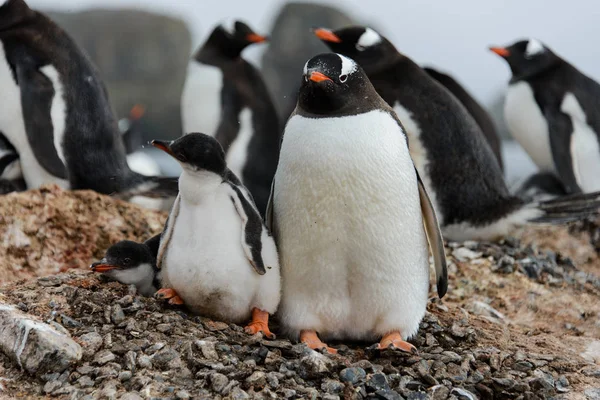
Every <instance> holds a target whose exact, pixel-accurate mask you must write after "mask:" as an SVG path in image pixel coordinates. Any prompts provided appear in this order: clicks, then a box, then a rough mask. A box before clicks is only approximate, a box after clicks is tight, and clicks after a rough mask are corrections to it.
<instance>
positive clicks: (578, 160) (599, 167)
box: [561, 93, 600, 193]
mask: <svg viewBox="0 0 600 400" xmlns="http://www.w3.org/2000/svg"><path fill="white" fill-rule="evenodd" d="M561 111H562V112H564V113H565V114H567V115H568V116H569V117H571V122H572V124H573V133H572V134H571V148H570V151H571V159H572V165H573V174H574V175H575V179H576V180H577V184H578V185H579V187H580V188H581V190H583V192H584V193H590V192H595V191H597V190H600V144H599V143H598V134H597V133H596V132H595V131H594V130H593V129H592V127H591V126H589V125H588V123H587V119H586V116H585V113H584V112H583V109H582V108H581V105H580V104H579V102H578V101H577V98H576V97H575V96H574V95H573V94H572V93H567V94H566V95H565V98H564V99H563V102H562V105H561Z"/></svg>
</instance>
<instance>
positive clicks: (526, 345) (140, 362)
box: [0, 188, 600, 399]
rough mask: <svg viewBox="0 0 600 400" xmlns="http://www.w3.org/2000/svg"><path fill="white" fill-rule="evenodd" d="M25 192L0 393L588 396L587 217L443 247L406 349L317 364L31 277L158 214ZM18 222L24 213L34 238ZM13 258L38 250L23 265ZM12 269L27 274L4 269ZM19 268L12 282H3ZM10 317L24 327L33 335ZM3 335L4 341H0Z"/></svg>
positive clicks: (152, 308)
mask: <svg viewBox="0 0 600 400" xmlns="http://www.w3.org/2000/svg"><path fill="white" fill-rule="evenodd" d="M30 193H31V194H30V196H26V195H21V196H23V197H13V201H12V202H9V201H7V200H6V198H4V199H3V198H1V197H0V202H6V203H4V204H2V205H1V206H0V209H3V210H5V208H2V207H4V206H5V205H6V206H10V207H13V208H12V210H14V211H13V212H10V213H6V212H4V211H3V212H2V218H10V219H7V220H4V221H10V224H5V223H0V230H2V229H4V230H10V229H14V228H11V226H13V225H15V224H17V225H18V224H21V226H27V227H28V229H21V231H22V232H23V234H18V235H13V236H11V237H9V238H8V239H4V242H0V260H2V261H0V262H1V263H3V264H1V267H0V268H2V269H8V270H9V271H13V272H10V274H8V275H3V278H4V277H7V278H5V279H3V282H5V284H4V285H3V286H2V287H1V288H0V348H1V349H2V350H3V353H0V390H1V391H0V396H5V397H8V398H14V397H31V398H41V397H47V396H53V397H57V398H77V399H78V398H86V399H92V398H122V399H139V398H178V399H186V398H207V399H208V398H230V399H246V398H313V399H337V398H347V399H360V398H376V399H377V398H379V399H401V398H404V399H428V398H431V399H475V398H481V399H492V398H493V399H509V398H510V399H512V398H515V399H516V398H521V399H543V398H564V399H600V365H599V364H600V301H599V300H600V280H599V277H600V265H598V253H597V252H596V251H595V248H594V246H595V243H596V242H594V234H595V232H597V225H594V223H593V222H589V223H585V224H584V223H581V224H577V225H574V226H571V227H563V228H556V227H552V228H528V229H527V230H524V231H523V232H520V233H519V234H518V237H519V239H515V238H511V239H509V240H506V241H504V242H501V243H497V244H491V243H475V242H466V243H449V244H448V247H447V254H448V259H449V261H450V271H449V272H450V288H449V293H448V295H447V296H446V297H445V298H444V299H443V301H439V300H432V301H431V302H430V304H429V307H428V313H427V316H426V317H425V319H424V321H423V323H422V325H421V329H420V331H419V334H418V336H417V337H416V338H414V339H413V340H411V342H413V343H414V344H415V345H416V346H417V347H418V348H419V354H418V355H407V354H399V353H396V352H394V351H389V350H386V351H378V350H373V349H370V348H369V347H370V346H371V345H372V343H343V344H342V343H334V344H333V345H334V347H336V348H338V349H339V350H340V352H339V353H340V354H339V355H337V356H328V355H322V354H320V353H317V352H314V351H312V350H308V349H307V348H305V347H304V346H302V345H298V344H296V343H293V342H290V341H289V340H287V339H286V338H284V337H279V338H278V339H277V340H275V341H270V340H264V339H262V338H261V337H260V335H258V336H254V337H251V336H248V335H246V334H245V333H244V332H243V329H242V327H240V326H237V325H228V324H225V323H222V322H217V321H210V320H207V319H205V318H202V317H198V316H193V315H189V314H188V313H186V312H185V310H184V309H178V308H174V307H170V306H164V305H163V304H161V303H159V302H157V301H155V300H154V299H149V298H144V297H141V296H138V295H136V293H135V290H134V289H133V288H130V287H126V286H124V285H120V284H118V283H115V282H108V281H106V280H105V279H103V278H100V277H98V276H96V275H92V274H90V273H88V272H87V271H81V270H77V269H73V270H70V271H67V272H65V273H62V274H58V275H52V276H45V275H48V274H54V273H55V272H56V271H59V270H66V269H67V268H68V267H71V266H73V267H85V266H87V265H88V264H89V262H91V261H92V260H93V259H94V258H97V257H99V256H101V253H102V252H103V250H104V248H105V247H106V246H107V245H108V244H110V242H112V241H116V240H120V239H122V238H125V237H127V238H135V237H139V238H140V239H143V238H145V237H146V236H149V235H151V234H152V233H154V232H156V231H159V230H160V227H159V226H160V221H161V219H162V218H163V217H164V215H163V214H160V213H155V212H149V211H145V210H141V209H138V208H137V207H135V206H132V205H129V204H126V203H121V202H117V201H113V200H112V199H109V198H107V197H104V196H99V195H96V194H91V193H87V192H80V193H68V192H61V191H59V190H57V189H55V188H53V189H44V190H42V191H39V192H30ZM13 196H14V195H13ZM62 197H64V200H61V198H62ZM15 199H16V200H15ZM32 199H33V200H34V202H33V203H32V204H33V205H31V206H29V208H27V207H26V206H25V204H30V203H29V201H30V200H32ZM69 202H70V205H69V206H63V204H64V203H69ZM21 203H24V204H21ZM38 205H39V207H38ZM54 207H57V208H58V210H54V209H53V208H54ZM59 207H60V208H59ZM40 209H41V210H40ZM17 210H20V211H21V214H17ZM74 210H80V211H77V212H76V211H74ZM104 210H109V211H104ZM105 212H106V213H107V214H104V213H105ZM63 213H65V214H70V215H67V216H65V215H63ZM111 213H115V214H114V215H116V216H117V218H114V216H113V219H115V220H116V221H117V222H113V221H112V220H111V218H110V215H111ZM6 215H8V216H6ZM28 215H34V216H35V218H37V220H38V222H37V223H38V224H39V225H38V226H37V228H35V222H32V221H33V220H34V218H33V217H31V218H28ZM52 216H53V217H52ZM80 218H82V219H83V220H81V221H80ZM19 221H30V222H28V223H27V224H25V222H19ZM136 221H137V222H136ZM154 224H156V225H158V226H157V227H155V225H154ZM34 228H35V229H34ZM42 229H46V230H45V231H44V232H45V233H44V235H57V239H56V241H53V239H50V238H49V239H47V240H48V242H47V243H48V244H46V245H44V244H43V243H40V244H39V246H38V247H35V248H33V246H32V248H31V249H29V248H28V245H23V244H22V243H23V241H24V238H28V239H29V240H30V243H37V242H36V240H40V238H42V237H43V236H42V234H41V233H39V232H42ZM99 231H104V233H99ZM106 232H110V233H108V234H107V233H106ZM69 235H70V236H69ZM137 235H139V236H137ZM4 237H5V238H6V236H4ZM70 237H73V238H78V239H77V243H78V244H77V252H76V254H78V255H77V257H71V258H69V260H77V261H76V262H72V263H71V264H65V261H64V260H65V258H61V257H63V256H62V255H61V254H59V253H60V251H65V250H66V249H68V248H69V246H68V245H67V246H66V245H65V244H64V243H63V241H64V240H65V238H70ZM36 238H37V239H36ZM99 238H102V239H99ZM15 243H17V244H19V246H20V248H21V250H20V251H21V254H22V255H21V256H20V258H17V257H16V256H14V250H13V247H14V246H15ZM70 245H71V246H73V243H70ZM29 246H31V245H29ZM36 246H37V244H36ZM50 246H58V247H57V248H56V249H55V250H53V251H50V249H47V248H46V247H50ZM550 249H552V250H550ZM29 250H31V251H35V252H36V253H35V254H41V255H42V256H35V257H32V256H28V257H27V256H25V254H28V253H29ZM99 253H100V254H99ZM7 257H12V258H10V259H11V260H12V261H11V262H10V263H6V262H5V261H4V260H5V259H6V258H7ZM53 257H56V258H53ZM37 260H43V261H44V262H45V263H44V267H43V268H42V269H39V270H36V269H35V266H36V263H37V262H38V261H37ZM53 260H54V261H53ZM19 263H29V264H27V265H26V267H25V268H21V269H18V268H17V269H16V271H17V272H18V273H16V272H14V271H15V268H16V266H18V265H20V264H19ZM11 268H12V269H11ZM2 269H0V270H1V271H2V273H5V272H6V271H5V270H2ZM27 274H29V276H28V277H29V279H27V280H21V281H13V282H10V283H6V282H7V279H8V278H9V277H10V278H11V279H12V278H15V277H19V278H21V277H26V276H27ZM36 275H37V276H44V277H41V278H35V276H36ZM432 297H433V295H432ZM2 304H11V305H14V306H15V309H14V310H12V309H9V308H8V307H6V306H2ZM21 318H37V319H38V320H40V321H43V322H45V323H47V324H48V325H43V326H48V327H49V328H44V329H39V327H37V328H36V327H35V326H34V325H31V324H30V325H27V324H25V323H24V322H22V321H23V320H21ZM10 321H13V322H14V321H17V322H16V323H13V324H12V325H10V323H9V322H10ZM273 322H274V323H273V331H274V332H275V333H277V332H278V327H277V321H276V320H275V321H273ZM40 326H41V325H40ZM11 329H12V330H11ZM10 335H13V336H15V340H13V341H12V342H10V343H4V342H6V340H4V342H3V340H2V338H5V337H9V336H10ZM44 335H50V337H52V338H55V337H59V336H60V337H61V338H62V339H61V340H64V341H71V339H69V337H71V338H72V339H73V341H74V342H73V343H72V344H70V345H69V346H70V347H68V349H67V350H68V351H67V350H64V348H61V351H55V350H52V349H51V348H50V349H49V347H51V344H47V343H46V342H44ZM53 335H54V336H53ZM52 340H54V339H52ZM30 343H42V344H44V345H45V346H46V347H43V348H36V347H35V346H34V345H30ZM69 343H70V342H69ZM44 357H45V358H44ZM79 357H80V358H79ZM78 358H79V359H78ZM39 360H41V362H38V361H39ZM48 360H50V361H51V362H48ZM19 363H20V365H21V366H22V367H23V368H22V369H21V368H20V367H19Z"/></svg>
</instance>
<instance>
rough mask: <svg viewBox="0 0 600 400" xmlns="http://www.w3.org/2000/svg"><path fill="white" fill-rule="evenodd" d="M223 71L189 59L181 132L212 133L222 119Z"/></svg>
mask: <svg viewBox="0 0 600 400" xmlns="http://www.w3.org/2000/svg"><path fill="white" fill-rule="evenodd" d="M222 88H223V73H222V72H221V70H220V69H219V68H217V67H213V66H211V65H206V64H202V63H199V62H197V61H195V60H192V61H190V63H189V65H188V69H187V76H186V80H185V85H184V87H183V93H182V95H181V117H182V124H183V133H184V134H186V133H191V132H200V133H204V134H207V135H210V136H213V137H214V136H215V135H216V133H217V129H218V127H219V122H220V120H221V89H222Z"/></svg>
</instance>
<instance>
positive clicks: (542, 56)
mask: <svg viewBox="0 0 600 400" xmlns="http://www.w3.org/2000/svg"><path fill="white" fill-rule="evenodd" d="M490 49H491V50H492V51H493V52H494V53H496V54H497V55H499V56H500V57H502V58H503V59H504V60H505V61H506V62H507V63H508V65H509V67H510V70H511V72H512V77H511V79H510V82H509V85H508V91H507V94H506V100H505V104H504V116H505V118H506V123H507V125H508V128H509V130H510V132H511V134H512V136H513V137H514V138H515V139H516V140H517V141H518V142H519V144H521V146H523V148H524V149H525V151H526V152H527V153H528V154H529V156H530V157H531V159H532V160H533V161H534V162H535V164H536V165H537V166H538V168H539V170H540V171H541V172H545V173H554V174H555V175H557V176H558V177H559V178H560V180H561V182H562V183H563V185H564V187H565V190H566V191H567V192H568V193H581V192H583V193H590V192H594V191H598V190H600V173H599V172H600V84H598V82H596V81H594V80H593V79H591V78H590V77H588V76H586V75H585V74H583V73H582V72H581V71H579V70H578V69H577V68H576V67H574V66H573V65H572V64H570V63H569V62H567V61H566V60H564V59H563V58H561V57H560V56H559V55H557V54H556V53H554V52H553V51H552V50H551V49H549V48H548V47H547V46H546V45H544V44H543V43H542V42H540V41H539V40H537V39H526V40H519V41H517V42H516V43H513V44H511V45H510V46H507V47H491V48H490Z"/></svg>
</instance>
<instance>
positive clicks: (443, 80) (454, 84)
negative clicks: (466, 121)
mask: <svg viewBox="0 0 600 400" xmlns="http://www.w3.org/2000/svg"><path fill="white" fill-rule="evenodd" d="M423 70H424V71H425V72H427V74H429V76H431V77H432V78H433V79H435V80H436V81H438V82H439V83H440V84H442V85H443V86H444V87H445V88H446V89H448V90H449V91H450V92H451V93H452V94H453V95H454V96H455V97H456V98H457V99H458V101H460V102H461V103H462V105H463V106H465V108H466V109H467V111H468V112H469V114H471V116H472V117H473V118H474V119H475V122H477V125H479V129H481V132H483V134H484V135H485V138H486V140H487V142H488V144H489V145H490V147H491V148H492V151H493V152H494V156H496V160H497V161H498V164H499V165H500V169H501V170H502V169H503V165H504V163H503V162H502V144H501V143H500V136H498V132H497V131H496V126H495V125H494V121H493V120H492V117H490V114H488V112H487V111H486V110H485V108H483V106H482V105H481V104H479V103H478V102H477V100H475V98H474V97H473V96H472V95H471V94H470V93H469V92H468V91H467V90H466V89H465V88H464V87H463V86H462V85H461V84H460V83H459V82H458V81H457V80H456V79H454V78H453V77H451V76H450V75H448V74H445V73H443V72H441V71H438V70H436V69H434V68H431V67H424V68H423Z"/></svg>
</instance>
